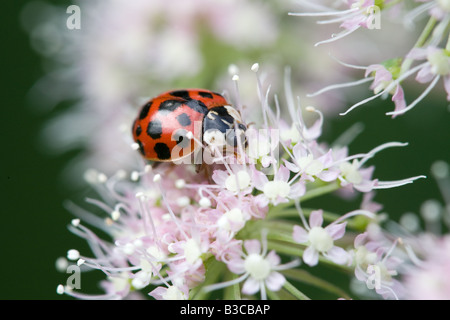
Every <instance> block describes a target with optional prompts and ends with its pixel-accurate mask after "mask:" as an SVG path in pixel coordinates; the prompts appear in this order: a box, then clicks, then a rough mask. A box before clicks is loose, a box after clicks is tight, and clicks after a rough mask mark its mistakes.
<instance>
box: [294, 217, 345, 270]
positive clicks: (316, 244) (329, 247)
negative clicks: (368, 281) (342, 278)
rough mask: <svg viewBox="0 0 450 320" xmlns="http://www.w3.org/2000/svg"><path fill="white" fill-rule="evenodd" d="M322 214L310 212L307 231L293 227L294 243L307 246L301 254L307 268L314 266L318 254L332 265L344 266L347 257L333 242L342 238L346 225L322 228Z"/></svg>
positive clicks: (330, 225) (317, 260) (339, 224)
mask: <svg viewBox="0 0 450 320" xmlns="http://www.w3.org/2000/svg"><path fill="white" fill-rule="evenodd" d="M322 214H323V211H322V210H315V211H313V212H311V215H310V217H309V226H306V228H307V229H304V228H303V227H300V226H298V225H296V226H294V232H293V234H292V237H293V238H294V241H295V242H297V243H301V244H306V245H307V246H308V247H307V248H306V250H305V252H304V253H303V261H304V262H305V263H306V264H307V265H309V266H315V265H317V263H318V262H319V253H320V254H322V255H323V256H324V257H325V258H327V259H329V260H331V261H333V262H334V263H337V264H345V263H346V262H348V261H349V255H348V253H347V251H345V250H344V249H342V248H341V247H338V246H335V245H334V241H335V240H337V239H340V238H342V237H343V236H344V234H345V226H346V225H347V223H346V222H344V223H331V224H329V225H328V226H326V227H325V228H323V227H322V223H323V217H322Z"/></svg>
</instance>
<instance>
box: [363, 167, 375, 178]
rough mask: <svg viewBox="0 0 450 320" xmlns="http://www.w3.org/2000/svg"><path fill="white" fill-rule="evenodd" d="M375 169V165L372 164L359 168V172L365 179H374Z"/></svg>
mask: <svg viewBox="0 0 450 320" xmlns="http://www.w3.org/2000/svg"><path fill="white" fill-rule="evenodd" d="M374 170H375V167H374V166H370V167H367V168H361V169H359V173H360V174H361V177H362V178H363V180H370V179H372V174H373V171H374Z"/></svg>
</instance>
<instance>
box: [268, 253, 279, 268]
mask: <svg viewBox="0 0 450 320" xmlns="http://www.w3.org/2000/svg"><path fill="white" fill-rule="evenodd" d="M266 260H267V261H268V262H269V263H270V266H271V267H275V266H277V265H279V264H280V263H281V258H280V256H279V255H277V253H276V252H275V250H272V251H270V252H269V253H268V254H267V256H266Z"/></svg>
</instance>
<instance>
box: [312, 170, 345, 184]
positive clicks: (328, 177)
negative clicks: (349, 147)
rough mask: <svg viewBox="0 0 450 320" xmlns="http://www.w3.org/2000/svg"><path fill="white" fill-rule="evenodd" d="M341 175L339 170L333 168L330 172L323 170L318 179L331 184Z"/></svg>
mask: <svg viewBox="0 0 450 320" xmlns="http://www.w3.org/2000/svg"><path fill="white" fill-rule="evenodd" d="M340 173H341V171H340V170H339V169H338V168H331V169H328V170H323V171H322V172H321V173H319V175H318V176H317V177H318V178H319V179H320V180H322V181H325V182H331V181H334V180H336V179H337V178H338V177H339V174H340Z"/></svg>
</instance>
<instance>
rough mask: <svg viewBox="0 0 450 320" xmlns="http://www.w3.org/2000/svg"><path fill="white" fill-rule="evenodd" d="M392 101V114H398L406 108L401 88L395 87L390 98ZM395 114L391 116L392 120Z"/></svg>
mask: <svg viewBox="0 0 450 320" xmlns="http://www.w3.org/2000/svg"><path fill="white" fill-rule="evenodd" d="M392 101H393V102H394V104H395V108H394V112H399V111H401V110H403V109H405V108H406V100H405V95H404V92H403V89H402V87H401V86H397V89H395V93H394V95H393V96H392ZM396 115H397V114H394V115H392V118H395V117H396Z"/></svg>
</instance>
